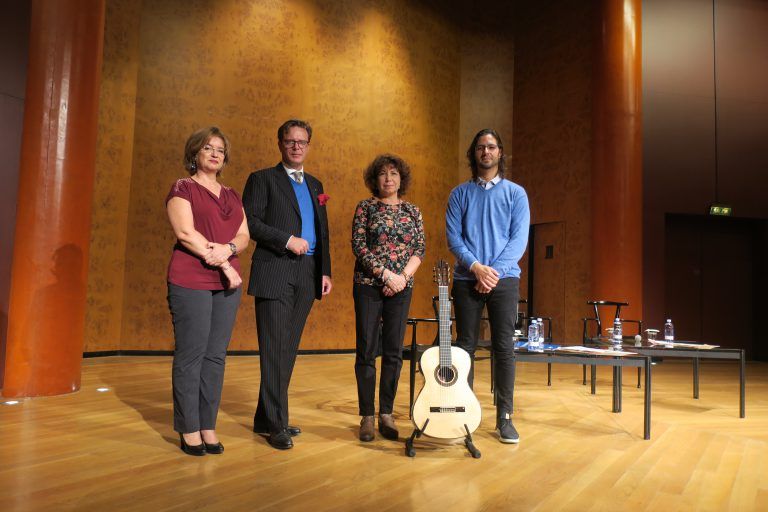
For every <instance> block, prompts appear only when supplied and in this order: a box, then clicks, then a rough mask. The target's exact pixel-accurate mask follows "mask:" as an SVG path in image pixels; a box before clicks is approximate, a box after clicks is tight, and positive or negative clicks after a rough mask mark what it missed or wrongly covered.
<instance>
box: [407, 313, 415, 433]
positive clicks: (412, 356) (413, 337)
mask: <svg viewBox="0 0 768 512" xmlns="http://www.w3.org/2000/svg"><path fill="white" fill-rule="evenodd" d="M416 350H417V348H416V324H415V323H414V324H413V331H412V333H411V367H410V374H411V389H410V395H411V405H410V407H408V418H413V396H414V392H415V390H414V389H413V388H415V387H416Z"/></svg>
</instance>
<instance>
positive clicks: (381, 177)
mask: <svg viewBox="0 0 768 512" xmlns="http://www.w3.org/2000/svg"><path fill="white" fill-rule="evenodd" d="M363 177H364V179H365V184H366V186H367V187H368V189H370V191H371V192H372V193H373V197H371V198H370V199H364V200H363V201H360V203H358V205H357V208H356V209H355V217H354V219H353V220H352V251H353V252H354V253H355V258H356V262H355V278H354V279H355V282H354V288H353V291H352V296H353V297H354V301H355V327H356V333H357V339H356V342H357V349H356V357H355V376H356V377H357V398H358V402H359V406H360V416H362V420H361V421H360V440H361V441H372V440H373V438H374V436H375V432H374V420H373V417H374V415H375V412H376V409H375V404H374V396H375V392H376V353H377V349H378V346H379V333H380V332H381V335H382V358H381V378H380V381H379V432H380V433H381V435H382V436H384V437H385V438H386V439H392V440H397V438H398V432H397V427H396V426H395V421H394V419H393V417H392V406H393V404H394V401H395V393H396V392H397V382H398V380H399V378H400V368H401V367H402V365H403V356H402V346H403V336H404V335H405V323H406V320H407V318H408V308H409V306H410V304H411V292H412V291H413V274H414V273H415V272H416V270H417V269H418V268H419V265H420V264H421V261H422V259H423V258H424V250H425V243H424V223H423V220H422V218H421V210H419V208H418V207H417V206H415V205H414V204H411V203H409V202H407V201H403V200H402V199H400V196H402V195H403V194H405V192H406V189H407V188H408V184H409V183H410V181H411V170H410V168H409V167H408V164H406V163H405V162H404V161H403V160H402V159H401V158H399V157H397V156H394V155H389V154H384V155H379V156H377V157H376V158H375V159H374V160H373V162H371V164H370V165H369V166H368V168H367V169H366V170H365V172H364V174H363Z"/></svg>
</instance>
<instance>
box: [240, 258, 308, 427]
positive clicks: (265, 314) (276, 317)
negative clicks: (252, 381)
mask: <svg viewBox="0 0 768 512" xmlns="http://www.w3.org/2000/svg"><path fill="white" fill-rule="evenodd" d="M292 271H293V272H294V273H295V274H294V275H293V276H291V279H289V281H288V284H287V285H286V287H285V290H283V293H282V294H281V295H280V296H279V297H278V298H277V299H264V298H260V297H256V329H257V331H258V337H259V361H260V370H261V386H260V387H259V403H258V405H257V406H256V413H255V414H254V416H253V425H254V427H256V428H257V429H259V430H261V429H265V430H269V431H270V432H273V433H274V432H279V431H280V430H282V429H284V428H288V417H289V414H288V386H289V385H290V383H291V376H292V375H293V367H294V366H295V364H296V356H297V354H298V353H299V342H300V341H301V334H302V332H303V331H304V325H305V324H306V322H307V317H308V316H309V311H310V310H311V309H312V304H313V303H314V302H315V259H314V258H313V257H311V256H304V257H301V258H300V259H299V261H298V263H297V264H296V265H295V266H294V267H293V270H292Z"/></svg>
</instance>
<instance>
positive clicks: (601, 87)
mask: <svg viewBox="0 0 768 512" xmlns="http://www.w3.org/2000/svg"><path fill="white" fill-rule="evenodd" d="M640 6H641V0H602V2H601V3H600V8H599V13H598V21H599V23H600V26H599V32H598V36H597V40H596V44H595V49H596V52H595V60H594V94H593V116H594V118H593V151H592V154H593V166H592V201H591V206H592V287H591V290H592V298H594V299H603V300H620V301H626V302H629V303H630V307H629V308H628V309H627V310H626V311H624V310H622V317H624V318H635V319H641V318H642V314H643V293H642V270H643V265H642V264H643V261H642V197H643V195H642V185H643V182H642V117H641V97H642V83H641V77H642V46H641V22H640ZM611 318H612V316H611ZM605 325H610V323H609V324H605Z"/></svg>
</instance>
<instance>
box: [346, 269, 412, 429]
mask: <svg viewBox="0 0 768 512" xmlns="http://www.w3.org/2000/svg"><path fill="white" fill-rule="evenodd" d="M412 292H413V290H412V289H411V288H406V289H405V290H403V291H402V292H400V293H398V294H397V295H394V296H392V297H387V296H385V295H384V294H383V293H381V288H380V287H375V286H368V285H365V284H357V283H355V285H354V287H353V289H352V297H353V298H354V301H355V330H356V335H357V336H356V345H355V346H356V348H355V377H356V378H357V400H358V404H359V408H360V416H373V415H374V414H375V413H376V409H375V404H374V397H375V394H376V354H377V353H378V348H379V332H381V346H382V355H381V376H380V378H379V414H392V406H393V405H394V402H395V394H396V393H397V382H398V380H399V379H400V368H402V366H403V337H404V336H405V322H406V320H407V319H408V309H409V307H410V305H411V294H412Z"/></svg>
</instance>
